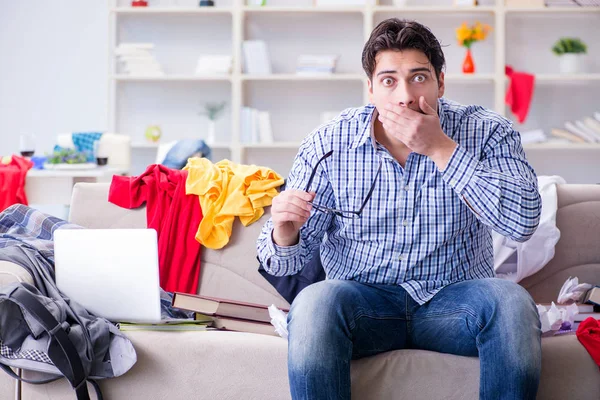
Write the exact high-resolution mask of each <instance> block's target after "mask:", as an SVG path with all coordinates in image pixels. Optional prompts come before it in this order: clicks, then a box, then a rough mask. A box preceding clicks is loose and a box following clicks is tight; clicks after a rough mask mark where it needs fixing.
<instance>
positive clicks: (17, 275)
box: [0, 260, 33, 287]
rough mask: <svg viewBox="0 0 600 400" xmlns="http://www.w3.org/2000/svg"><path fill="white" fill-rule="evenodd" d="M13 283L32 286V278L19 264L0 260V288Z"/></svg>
mask: <svg viewBox="0 0 600 400" xmlns="http://www.w3.org/2000/svg"><path fill="white" fill-rule="evenodd" d="M14 282H25V283H30V284H32V285H33V277H32V276H31V274H30V273H29V271H27V270H26V269H25V268H23V267H21V266H20V265H19V264H15V263H12V262H10V261H2V260H0V287H1V286H5V285H9V284H11V283H14Z"/></svg>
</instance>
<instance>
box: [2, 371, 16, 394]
mask: <svg viewBox="0 0 600 400" xmlns="http://www.w3.org/2000/svg"><path fill="white" fill-rule="evenodd" d="M16 388H17V380H16V379H13V378H11V377H10V376H8V374H7V373H6V372H4V371H1V370H0V400H15V391H16Z"/></svg>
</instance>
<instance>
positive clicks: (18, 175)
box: [0, 156, 33, 211]
mask: <svg viewBox="0 0 600 400" xmlns="http://www.w3.org/2000/svg"><path fill="white" fill-rule="evenodd" d="M31 167H33V163H32V162H31V161H29V160H28V159H26V158H23V157H20V156H12V157H11V156H9V157H2V158H1V160H0V211H3V210H5V209H6V208H8V207H10V206H12V205H13V204H25V205H27V194H26V193H25V180H26V176H27V171H29V170H30V169H31Z"/></svg>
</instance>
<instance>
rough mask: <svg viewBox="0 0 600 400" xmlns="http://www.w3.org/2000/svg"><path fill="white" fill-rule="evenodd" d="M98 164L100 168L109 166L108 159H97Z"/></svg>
mask: <svg viewBox="0 0 600 400" xmlns="http://www.w3.org/2000/svg"><path fill="white" fill-rule="evenodd" d="M96 164H98V165H100V166H102V165H106V164H108V157H96Z"/></svg>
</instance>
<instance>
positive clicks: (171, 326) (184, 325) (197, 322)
mask: <svg viewBox="0 0 600 400" xmlns="http://www.w3.org/2000/svg"><path fill="white" fill-rule="evenodd" d="M210 324H212V318H210V317H204V316H200V318H199V317H198V316H196V319H178V318H169V319H164V320H162V321H160V322H157V323H155V324H148V323H137V322H119V323H118V324H117V327H118V328H119V330H121V331H205V330H206V329H207V327H208V326H209V325H210Z"/></svg>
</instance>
